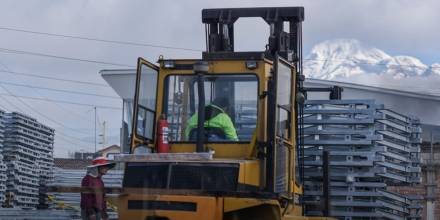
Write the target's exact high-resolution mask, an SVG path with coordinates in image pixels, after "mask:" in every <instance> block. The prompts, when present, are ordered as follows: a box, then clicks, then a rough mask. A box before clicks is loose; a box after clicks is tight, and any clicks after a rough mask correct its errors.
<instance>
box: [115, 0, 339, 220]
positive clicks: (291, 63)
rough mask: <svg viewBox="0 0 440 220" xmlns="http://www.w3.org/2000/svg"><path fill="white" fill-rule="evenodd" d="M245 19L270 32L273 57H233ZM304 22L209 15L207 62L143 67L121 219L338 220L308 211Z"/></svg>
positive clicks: (279, 11)
mask: <svg viewBox="0 0 440 220" xmlns="http://www.w3.org/2000/svg"><path fill="white" fill-rule="evenodd" d="M242 17H255V18H262V19H264V21H265V22H266V23H267V24H268V25H269V27H270V36H269V39H268V44H267V45H266V50H265V51H259V52H235V51H234V22H235V21H237V19H239V18H242ZM303 20H304V8H302V7H275V8H225V9H204V10H202V21H203V23H204V24H205V27H206V44H207V51H206V52H203V54H202V59H201V60H200V59H164V58H163V57H161V58H159V60H158V61H157V65H155V64H153V63H151V62H148V61H146V60H144V59H142V58H139V59H138V67H137V76H136V91H135V97H134V106H133V121H132V127H131V140H130V143H131V149H130V154H126V155H121V156H119V157H118V160H119V161H122V162H124V164H125V168H124V169H125V170H124V179H123V187H122V192H121V194H120V196H119V199H118V213H119V218H120V219H142V220H153V219H157V220H174V219H195V220H210V219H212V220H221V219H224V220H229V219H230V220H233V219H256V220H258V219H271V220H277V219H280V220H281V219H286V220H287V219H292V220H293V219H298V220H299V219H301V220H306V219H315V220H318V219H321V220H324V219H330V218H326V217H305V216H303V206H302V204H301V195H302V191H303V190H302V184H301V170H302V169H301V166H300V165H301V163H300V162H299V160H298V157H297V155H298V151H299V150H300V147H299V146H298V142H299V140H300V139H299V136H300V135H299V134H298V131H299V129H298V127H300V126H298V125H299V124H300V123H299V120H300V119H298V114H299V111H300V110H301V109H300V108H299V107H298V106H299V105H298V103H299V102H301V101H303V99H304V98H303V96H302V95H300V93H299V92H298V91H299V90H300V88H301V86H302V81H303V80H304V76H303V75H301V60H302V55H301V53H302V41H301V32H302V31H301V24H302V21H303ZM285 30H288V31H285ZM297 94H299V95H297ZM219 115H221V116H222V117H221V118H220V119H219V118H218V117H219ZM327 208H328V207H327Z"/></svg>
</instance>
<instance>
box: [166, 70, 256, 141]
mask: <svg viewBox="0 0 440 220" xmlns="http://www.w3.org/2000/svg"><path fill="white" fill-rule="evenodd" d="M204 88H205V140H206V141H208V142H249V141H250V140H251V138H252V135H253V133H254V131H255V128H256V125H257V94H258V80H257V77H256V75H251V74H249V75H206V76H205V81H204ZM164 95H165V99H164V100H165V101H164V112H165V113H166V116H167V120H168V123H169V128H170V133H169V135H170V136H169V140H170V141H172V142H182V141H184V142H188V141H189V142H192V141H196V140H195V137H197V134H196V132H197V120H198V119H197V110H198V91H197V80H196V76H194V75H170V76H168V77H167V78H166V79H165V92H164Z"/></svg>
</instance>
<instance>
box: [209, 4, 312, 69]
mask: <svg viewBox="0 0 440 220" xmlns="http://www.w3.org/2000/svg"><path fill="white" fill-rule="evenodd" d="M245 17H260V18H262V19H263V20H264V21H265V22H266V23H267V24H268V25H269V28H270V36H269V39H268V44H267V45H266V51H265V55H266V57H272V58H273V57H274V56H275V54H278V55H279V56H281V57H283V58H284V59H286V60H288V61H289V62H296V63H298V62H299V61H300V60H301V45H302V42H301V23H302V21H303V20H304V8H301V7H283V8H220V9H204V10H202V22H203V23H204V24H205V28H206V30H205V31H206V34H207V39H206V41H207V51H206V53H204V56H206V55H207V53H219V52H234V23H235V22H236V21H237V20H238V19H239V18H245ZM285 24H287V25H288V28H289V32H285V31H284V25H285Z"/></svg>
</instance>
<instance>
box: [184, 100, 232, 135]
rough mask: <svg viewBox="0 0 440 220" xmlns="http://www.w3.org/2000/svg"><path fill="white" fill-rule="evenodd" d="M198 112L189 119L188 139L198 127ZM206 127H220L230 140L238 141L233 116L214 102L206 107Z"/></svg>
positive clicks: (186, 132) (187, 127) (186, 133)
mask: <svg viewBox="0 0 440 220" xmlns="http://www.w3.org/2000/svg"><path fill="white" fill-rule="evenodd" d="M197 119H198V115H197V113H196V114H194V115H193V116H191V118H190V119H189V120H188V125H187V126H186V129H185V137H186V139H187V140H188V139H189V135H190V132H191V130H192V129H194V128H197V121H198V120H197ZM205 128H220V129H221V130H222V131H223V132H224V133H225V135H226V138H227V139H228V140H233V141H238V136H237V131H236V130H235V127H234V124H233V123H232V120H231V118H230V117H229V116H228V114H226V113H225V111H224V110H223V109H222V108H220V107H218V106H216V105H213V104H210V105H208V106H206V107H205Z"/></svg>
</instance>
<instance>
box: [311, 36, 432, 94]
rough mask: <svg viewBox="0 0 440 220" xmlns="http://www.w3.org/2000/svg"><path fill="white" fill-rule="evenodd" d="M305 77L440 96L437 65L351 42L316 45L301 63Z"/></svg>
mask: <svg viewBox="0 0 440 220" xmlns="http://www.w3.org/2000/svg"><path fill="white" fill-rule="evenodd" d="M304 74H305V75H306V77H309V78H316V79H326V80H336V81H346V82H353V83H362V84H366V85H373V86H381V87H387V88H389V87H391V88H395V89H402V90H411V91H417V92H426V93H436V94H437V93H438V92H439V94H440V91H439V90H438V89H437V87H438V88H440V86H436V85H438V83H440V63H435V64H432V65H430V66H428V65H426V64H424V63H423V62H422V61H420V60H419V59H417V58H415V57H411V56H391V55H388V54H387V53H385V52H384V51H382V50H380V49H377V48H374V47H370V46H367V45H365V44H362V43H361V42H360V41H358V40H354V39H336V40H328V41H324V42H322V43H319V44H317V45H315V46H314V47H313V48H312V50H311V52H310V54H309V55H308V56H306V58H305V59H304ZM415 82H420V83H425V84H426V83H428V84H429V85H425V84H420V83H415ZM433 82H435V83H434V84H433ZM415 84H416V85H417V88H416V89H414V85H415ZM408 86H411V88H410V89H408Z"/></svg>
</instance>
